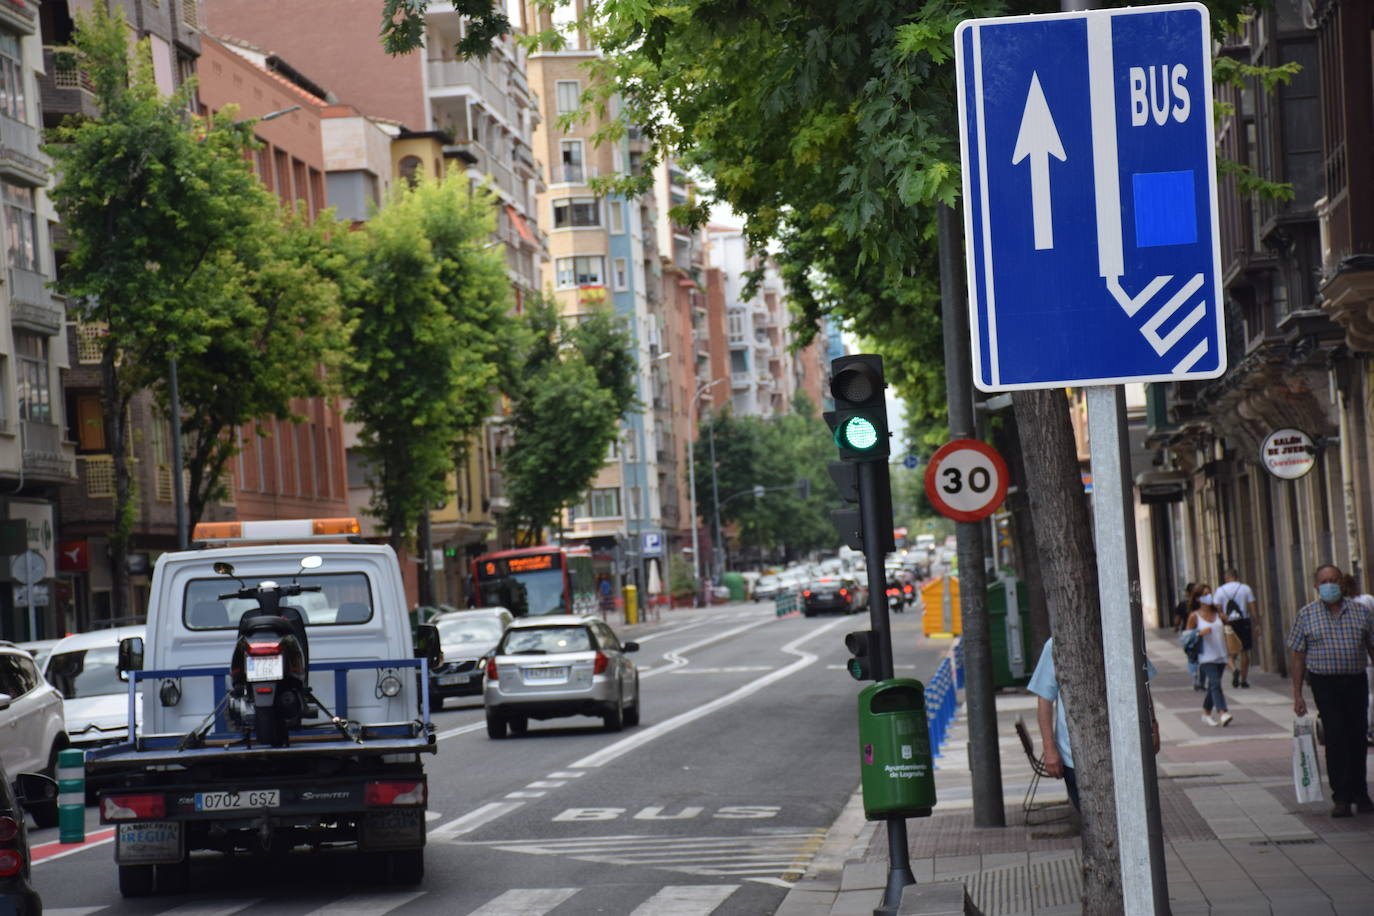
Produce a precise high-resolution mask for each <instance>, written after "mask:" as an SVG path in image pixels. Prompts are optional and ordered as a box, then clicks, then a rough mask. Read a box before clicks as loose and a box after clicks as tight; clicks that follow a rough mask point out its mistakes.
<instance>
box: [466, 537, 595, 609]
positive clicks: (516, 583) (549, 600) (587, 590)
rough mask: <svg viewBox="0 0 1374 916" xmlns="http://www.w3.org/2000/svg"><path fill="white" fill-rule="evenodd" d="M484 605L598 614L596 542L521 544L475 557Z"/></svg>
mask: <svg viewBox="0 0 1374 916" xmlns="http://www.w3.org/2000/svg"><path fill="white" fill-rule="evenodd" d="M472 581H473V584H474V587H475V588H476V591H477V594H476V598H477V604H478V606H479V607H492V606H498V605H499V606H500V607H504V608H506V609H507V610H509V611H510V612H511V613H512V614H514V615H515V616H516V617H526V616H530V617H534V616H539V615H541V614H595V613H597V610H598V601H597V594H596V574H595V573H594V572H593V571H592V551H591V548H590V547H519V548H516V549H514V550H500V551H497V552H496V553H485V554H482V555H481V556H480V557H478V558H477V559H475V560H473V561H472Z"/></svg>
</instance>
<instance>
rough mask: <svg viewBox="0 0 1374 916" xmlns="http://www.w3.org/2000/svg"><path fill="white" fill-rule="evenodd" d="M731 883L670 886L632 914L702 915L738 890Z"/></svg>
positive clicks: (636, 915)
mask: <svg viewBox="0 0 1374 916" xmlns="http://www.w3.org/2000/svg"><path fill="white" fill-rule="evenodd" d="M736 889H737V888H736V887H735V886H734V885H730V884H683V885H679V886H676V887H673V886H669V887H665V888H663V889H662V890H661V891H659V892H658V893H657V894H654V895H653V896H652V897H650V898H649V899H648V900H645V901H644V902H643V903H641V904H640V905H639V906H637V907H635V908H634V911H633V912H632V913H630V916H702V914H705V913H710V912H711V911H712V910H714V909H715V908H716V907H718V906H720V905H721V904H722V903H724V902H725V899H726V898H727V897H729V896H730V895H731V894H733V893H734V892H735V891H736Z"/></svg>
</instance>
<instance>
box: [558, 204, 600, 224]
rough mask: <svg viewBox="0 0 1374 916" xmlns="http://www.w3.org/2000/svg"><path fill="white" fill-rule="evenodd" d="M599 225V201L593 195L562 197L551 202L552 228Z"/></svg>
mask: <svg viewBox="0 0 1374 916" xmlns="http://www.w3.org/2000/svg"><path fill="white" fill-rule="evenodd" d="M600 225H601V202H600V201H599V200H597V199H596V198H595V197H562V198H559V199H558V200H555V201H554V202H553V228H555V229H575V228H582V227H586V226H600Z"/></svg>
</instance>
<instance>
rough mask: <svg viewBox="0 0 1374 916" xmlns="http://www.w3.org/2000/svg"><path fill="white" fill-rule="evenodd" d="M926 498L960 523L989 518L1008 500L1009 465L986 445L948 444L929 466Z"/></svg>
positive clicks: (961, 441) (964, 441)
mask: <svg viewBox="0 0 1374 916" xmlns="http://www.w3.org/2000/svg"><path fill="white" fill-rule="evenodd" d="M926 496H928V497H930V502H931V505H933V506H934V507H935V508H936V510H938V511H939V513H940V514H941V515H943V516H945V517H946V518H952V519H954V520H955V521H956V522H976V521H979V520H981V519H985V518H987V517H988V516H989V515H991V514H992V513H994V512H996V511H997V507H998V506H1000V505H1002V500H1004V499H1006V497H1007V463H1006V462H1005V461H1003V460H1002V456H1001V455H999V454H997V450H996V449H995V448H993V447H992V446H990V445H988V444H987V443H986V442H979V441H978V440H977V439H955V440H954V441H953V442H946V443H945V444H944V445H942V446H940V449H939V451H937V452H936V453H935V454H934V455H933V456H932V457H931V459H930V464H928V465H926Z"/></svg>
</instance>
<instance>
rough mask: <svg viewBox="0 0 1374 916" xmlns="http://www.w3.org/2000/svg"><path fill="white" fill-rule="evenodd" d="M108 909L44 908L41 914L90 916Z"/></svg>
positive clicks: (92, 907) (101, 907)
mask: <svg viewBox="0 0 1374 916" xmlns="http://www.w3.org/2000/svg"><path fill="white" fill-rule="evenodd" d="M106 909H109V907H108V906H45V907H43V912H44V913H45V914H46V916H91V914H92V913H99V912H100V911H101V910H106Z"/></svg>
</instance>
